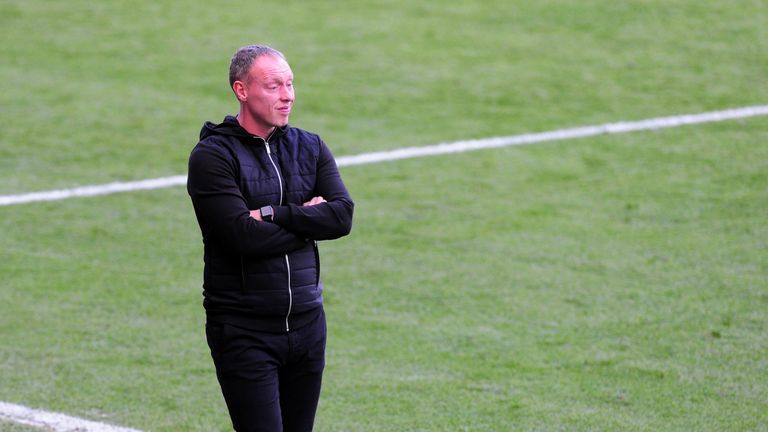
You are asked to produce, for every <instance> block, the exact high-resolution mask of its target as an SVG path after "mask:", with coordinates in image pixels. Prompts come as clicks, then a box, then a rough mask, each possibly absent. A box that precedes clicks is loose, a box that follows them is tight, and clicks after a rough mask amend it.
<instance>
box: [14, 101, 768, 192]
mask: <svg viewBox="0 0 768 432" xmlns="http://www.w3.org/2000/svg"><path fill="white" fill-rule="evenodd" d="M764 115H768V105H758V106H748V107H742V108H734V109H727V110H722V111H711V112H705V113H699V114H683V115H675V116H669V117H657V118H651V119H646V120H639V121H629V122H618V123H606V124H602V125H594V126H582V127H576V128H569V129H558V130H553V131H549V132H539V133H531V134H523V135H512V136H506V137H495V138H485V139H477V140H468V141H456V142H453V143H443V144H436V145H431V146H426V147H405V148H400V149H395V150H388V151H381V152H374V153H364V154H360V155H354V156H341V157H337V158H336V162H337V164H338V165H339V166H340V167H344V166H355V165H364V164H371V163H377V162H385V161H393V160H399V159H410V158H416V157H425V156H437V155H444V154H450V153H463V152H468V151H474V150H481V149H489V148H498V147H507V146H515V145H523V144H535V143H542V142H548V141H560V140H566V139H574V138H584V137H590V136H596V135H604V134H622V133H628V132H636V131H645V130H654V129H665V128H672V127H678V126H684V125H692V124H700V123H711V122H719V121H726V120H736V119H743V118H748V117H756V116H764ZM186 182H187V176H186V175H176V176H170V177H161V178H155V179H148V180H140V181H132V182H113V183H106V184H100V185H91V186H80V187H75V188H71V189H59V190H51V191H43V192H31V193H24V194H19V195H0V206H8V205H14V204H25V203H32V202H45V201H57V200H63V199H68V198H78V197H89V196H97V195H108V194H113V193H118V192H132V191H139V190H151V189H161V188H167V187H173V186H181V185H184V184H186Z"/></svg>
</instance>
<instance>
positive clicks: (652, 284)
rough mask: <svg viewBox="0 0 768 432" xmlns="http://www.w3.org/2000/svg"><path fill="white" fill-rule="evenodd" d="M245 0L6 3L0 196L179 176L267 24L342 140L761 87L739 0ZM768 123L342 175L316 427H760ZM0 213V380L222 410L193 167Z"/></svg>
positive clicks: (361, 144) (761, 44)
mask: <svg viewBox="0 0 768 432" xmlns="http://www.w3.org/2000/svg"><path fill="white" fill-rule="evenodd" d="M241 7H242V8H243V9H238V10H233V9H229V8H224V7H214V6H211V5H209V4H206V3H202V2H190V3H189V4H185V5H184V7H183V8H182V9H181V10H179V9H177V8H178V6H171V5H158V4H155V3H151V2H143V1H135V2H126V3H124V4H119V5H118V4H116V5H112V4H103V5H94V4H92V3H88V2H78V1H72V2H66V3H56V2H14V1H6V2H3V9H4V13H3V14H1V15H0V34H2V36H3V40H5V41H8V43H6V44H3V46H2V47H0V52H2V56H3V59H4V60H5V61H4V62H3V63H2V64H0V78H2V80H0V86H1V87H0V88H1V89H2V91H0V106H2V112H3V118H4V120H5V121H4V126H3V127H2V128H0V179H2V181H0V193H3V194H10V193H19V192H27V191H35V190H46V189H52V188H60V187H69V186H77V185H82V184H91V183H106V182H109V181H115V180H137V179H143V178H147V177H160V176H166V175H175V174H180V173H183V172H184V171H185V163H186V158H187V155H188V152H189V150H190V149H191V147H192V146H193V145H194V143H195V141H196V135H197V132H198V130H199V127H200V125H201V124H202V122H203V121H204V120H214V121H219V120H220V119H221V117H222V116H223V115H224V114H225V113H231V112H233V111H234V110H235V109H236V107H235V104H234V102H233V101H234V99H233V98H232V96H231V94H230V93H229V90H228V88H227V85H226V67H227V63H228V59H229V56H231V54H232V53H233V52H234V50H235V49H236V48H238V47H239V46H241V45H244V44H247V43H251V42H257V41H258V42H266V43H270V44H273V45H274V46H276V47H277V48H279V49H282V50H283V51H285V52H286V54H287V55H288V57H289V60H290V61H291V64H292V66H293V69H294V72H295V73H296V76H297V98H298V99H297V105H296V111H295V114H294V116H293V117H292V123H294V124H296V125H297V126H300V127H305V128H307V129H311V130H314V131H316V132H318V133H320V134H321V135H322V136H323V137H324V138H325V139H326V141H327V142H328V143H329V145H330V146H331V148H332V149H333V150H334V152H335V153H336V155H337V156H340V155H348V154H356V153H362V152H366V151H376V150H384V149H391V148H397V147H401V146H406V145H407V146H411V145H427V144H433V143H437V142H443V141H452V140H457V139H467V138H482V137H487V136H499V135H509V134H516V133H524V132H538V131H545V130H551V129H557V128H563V127H572V126H578V125H585V124H595V123H604V122H611V121H617V120H637V119H643V118H648V117H657V116H662V115H673V114H679V113H689V112H691V113H693V112H701V111H708V110H716V109H722V108H729V107H738V106H745V105H758V104H765V103H766V101H768V81H766V79H765V71H766V70H767V69H766V67H768V55H766V52H768V33H766V30H765V29H766V28H768V10H767V9H766V6H765V5H764V4H763V3H762V2H757V1H736V2H725V1H713V2H696V1H682V0H681V1H674V2H660V1H642V2H641V1H637V2H623V3H620V4H616V3H615V2H607V1H584V2H578V3H572V2H564V1H548V2H540V3H537V4H536V5H530V4H527V3H525V2H466V3H462V4H461V5H444V4H440V3H437V2H427V3H424V2H422V3H413V2H397V1H393V2H362V3H361V2H323V3H322V4H307V3H306V2H281V3H279V4H259V5H255V4H249V5H242V6H241ZM766 142H768V120H767V119H764V118H754V119H749V120H743V121H733V122H726V123H719V124H709V125H699V126H690V127H681V128H677V129H670V130H663V131H658V132H641V133H633V134H627V135H620V136H606V137H596V138H589V139H582V140H573V141H567V142H558V143H545V144H540V145H536V146H528V147H518V148H508V149H498V150H488V151H480V152H475V153H467V154H461V155H452V156H440V157H434V158H424V159H414V160H406V161H398V162H391V163H381V164H376V165H369V166H364V167H348V168H344V169H343V170H342V175H343V176H344V178H345V180H346V183H347V185H348V186H349V188H350V190H351V192H352V194H353V197H354V198H355V201H356V203H357V208H356V220H355V226H354V228H353V233H352V235H351V236H350V237H347V238H345V239H342V240H339V241H336V242H330V243H327V244H322V245H321V249H322V254H323V274H324V276H323V277H324V279H325V282H326V285H327V287H328V289H327V296H326V304H327V310H328V320H329V331H330V339H329V347H328V367H327V372H326V380H325V385H324V390H323V395H322V397H321V403H320V409H319V412H318V419H317V427H316V429H317V430H319V431H402V430H413V431H416V430H418V431H446V430H451V431H453V430H456V431H460V430H467V431H502V430H529V431H535V430H569V431H571V430H637V431H656V430H679V431H689V430H701V431H722V430H768V416H767V415H766V406H768V380H766V376H765V368H766V364H765V359H766V358H768V345H767V344H766V339H765V334H766V325H767V324H768V314H766V312H765V311H766V306H768V295H767V294H766V292H767V291H766V288H767V287H768V283H767V281H768V264H766V263H768V247H767V246H768V244H767V242H768V232H767V231H768V229H767V228H766V224H765V216H766V209H768V187H767V185H768V174H767V173H768V162H766V161H768V145H766ZM0 233H1V234H0V400H4V401H8V402H12V403H20V404H24V405H27V406H32V407H36V408H43V409H48V410H52V411H60V412H65V413H67V414H70V415H76V416H81V417H86V418H88V419H92V420H98V421H105V422H110V423H115V424H120V425H125V426H130V427H134V428H138V429H142V430H152V431H212V430H228V427H229V421H228V418H227V415H226V410H225V407H224V404H223V400H222V398H221V396H220V393H219V389H218V386H217V384H216V382H215V377H214V374H213V367H212V364H211V361H210V358H209V355H208V353H207V347H206V345H205V341H204V335H203V319H204V317H203V312H202V306H201V305H200V303H201V296H200V283H201V268H202V263H201V261H202V259H201V253H202V251H201V249H202V247H201V244H200V239H199V233H198V229H197V226H196V224H195V221H194V216H193V213H192V209H191V206H190V204H189V200H188V198H187V196H186V193H185V191H184V190H183V189H182V188H174V189H167V190H159V191H152V192H141V193H130V194H119V195H112V196H106V197H99V198H89V199H75V200H69V201H61V202H51V203H42V204H29V205H20V206H12V207H0ZM0 428H3V429H4V430H5V429H8V430H25V429H27V428H24V427H22V426H16V425H14V426H10V425H9V426H8V427H6V424H5V423H0Z"/></svg>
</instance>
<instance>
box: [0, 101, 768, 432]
mask: <svg viewBox="0 0 768 432" xmlns="http://www.w3.org/2000/svg"><path fill="white" fill-rule="evenodd" d="M764 115H768V105H760V106H750V107H743V108H735V109H728V110H723V111H713V112H706V113H701V114H685V115H677V116H670V117H657V118H652V119H647V120H640V121H632V122H619V123H607V124H602V125H596V126H583V127H577V128H571V129H559V130H554V131H550V132H541V133H532V134H524V135H514V136H507V137H497V138H487V139H479V140H469V141H458V142H453V143H446V144H437V145H432V146H427V147H406V148H401V149H396V150H390V151H382V152H375V153H365V154H360V155H356V156H341V157H339V158H336V162H337V164H338V165H339V166H354V165H364V164H370V163H377V162H384V161H393V160H399V159H409V158H416V157H424V156H434V155H443V154H451V153H462V152H468V151H473V150H480V149H489V148H497V147H507V146H514V145H523V144H535V143H541V142H547V141H559V140H566V139H574V138H583V137H589V136H595V135H603V134H621V133H628V132H635V131H643V130H653V129H664V128H671V127H678V126H683V125H690V124H698V123H709V122H718V121H725V120H735V119H741V118H747V117H755V116H764ZM186 182H187V176H185V175H177V176H172V177H162V178H157V179H149V180H141V181H135V182H115V183H108V184H103V185H93V186H81V187H76V188H72V189H62V190H53V191H47V192H33V193H27V194H21V195H0V206H6V205H13V204H23V203H31V202H40V201H56V200H63V199H67V198H75V197H88V196H96V195H106V194H112V193H117V192H129V191H138V190H150V189H160V188H166V187H173V186H181V185H184V184H186ZM0 419H4V420H10V421H15V422H17V423H22V424H27V425H32V426H39V427H47V428H49V429H51V430H53V431H54V432H75V431H77V432H81V431H82V432H141V431H138V430H136V429H129V428H123V427H117V426H110V425H107V424H104V423H98V422H93V421H89V420H83V419H79V418H77V417H70V416H67V415H64V414H58V413H51V412H47V411H42V410H37V409H32V408H27V407H25V406H21V405H14V404H10V403H6V402H2V401H0Z"/></svg>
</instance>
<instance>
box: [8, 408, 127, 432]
mask: <svg viewBox="0 0 768 432" xmlns="http://www.w3.org/2000/svg"><path fill="white" fill-rule="evenodd" d="M0 420H9V421H12V422H16V423H21V424H25V425H29V426H36V427H40V428H47V429H48V430H51V431H54V432H141V431H139V430H138V429H130V428H125V427H119V426H111V425H108V424H105V423H98V422H93V421H89V420H83V419H81V418H77V417H70V416H68V415H64V414H59V413H52V412H47V411H42V410H37V409H33V408H27V407H25V406H22V405H15V404H10V403H7V402H0Z"/></svg>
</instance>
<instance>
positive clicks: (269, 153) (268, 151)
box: [264, 141, 272, 155]
mask: <svg viewBox="0 0 768 432" xmlns="http://www.w3.org/2000/svg"><path fill="white" fill-rule="evenodd" d="M264 146H265V147H266V148H267V154H268V155H271V154H272V150H270V149H269V143H268V142H266V141H264Z"/></svg>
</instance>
